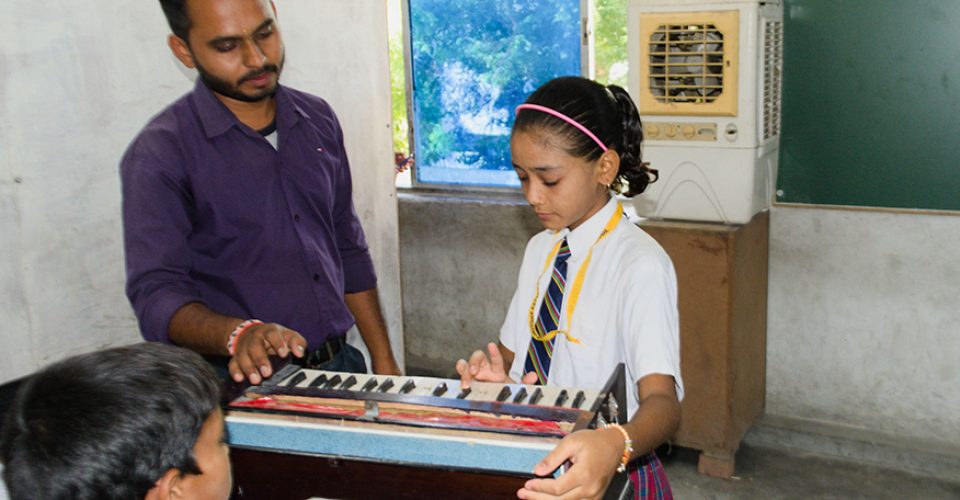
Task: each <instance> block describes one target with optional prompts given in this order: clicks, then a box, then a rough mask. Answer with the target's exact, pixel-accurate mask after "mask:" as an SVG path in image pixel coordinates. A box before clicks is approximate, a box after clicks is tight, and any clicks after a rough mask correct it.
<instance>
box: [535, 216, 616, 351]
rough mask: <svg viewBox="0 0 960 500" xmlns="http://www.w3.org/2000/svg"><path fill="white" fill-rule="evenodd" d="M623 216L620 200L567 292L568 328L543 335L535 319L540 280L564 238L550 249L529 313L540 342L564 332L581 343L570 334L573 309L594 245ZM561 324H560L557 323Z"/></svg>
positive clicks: (575, 341) (611, 229) (568, 337)
mask: <svg viewBox="0 0 960 500" xmlns="http://www.w3.org/2000/svg"><path fill="white" fill-rule="evenodd" d="M622 216H623V205H621V204H620V202H619V201H618V202H617V209H616V211H614V213H613V215H612V216H611V217H610V220H609V221H607V225H606V226H604V228H603V231H601V232H600V236H597V241H594V242H593V244H592V245H590V251H589V252H587V258H586V259H585V260H584V261H583V265H581V266H580V270H578V271H577V277H576V279H574V280H573V287H572V288H571V289H570V293H569V294H566V295H567V297H568V299H567V300H566V305H567V329H565V330H561V329H559V328H557V329H556V330H552V331H549V332H546V333H545V334H543V335H540V334H539V333H537V326H536V320H535V319H534V312H535V311H536V308H537V304H538V303H539V302H540V280H541V279H543V275H544V274H545V273H546V272H547V269H549V268H550V264H552V263H553V260H554V259H555V258H556V257H557V252H559V251H560V245H561V243H563V238H560V240H558V241H557V243H556V244H555V245H553V250H551V251H550V255H548V256H547V261H546V262H545V263H544V264H543V270H542V271H540V276H538V277H537V285H536V288H535V289H534V290H535V293H534V296H533V302H531V303H530V311H529V315H528V318H527V319H528V323H529V325H530V335H531V336H532V337H533V339H534V340H536V341H539V342H546V341H549V340H551V339H553V338H554V337H556V336H557V334H560V333H562V334H563V335H564V337H566V338H567V340H568V341H570V342H573V343H574V344H579V343H581V342H580V339H578V338H576V337H574V336H573V335H570V326H571V322H572V321H573V311H574V310H575V309H576V308H577V301H578V300H579V299H580V289H581V288H583V280H584V279H585V278H586V276H587V267H589V266H590V259H591V258H593V247H595V246H597V243H600V242H601V241H602V240H603V239H604V238H606V237H607V236H609V235H610V233H611V232H613V230H614V229H616V227H617V224H619V223H620V217H622ZM557 326H559V325H557Z"/></svg>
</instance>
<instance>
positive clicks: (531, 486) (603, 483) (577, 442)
mask: <svg viewBox="0 0 960 500" xmlns="http://www.w3.org/2000/svg"><path fill="white" fill-rule="evenodd" d="M623 448H624V442H623V434H620V432H619V431H617V430H616V429H598V430H583V431H577V432H574V433H573V434H570V435H568V436H567V437H565V438H563V440H561V441H560V444H558V445H557V447H556V448H554V449H553V451H551V452H550V454H549V455H547V456H546V457H545V458H544V459H543V461H542V462H540V463H539V464H537V466H536V467H535V468H534V470H533V473H534V474H536V475H538V476H546V475H548V474H550V473H552V472H553V471H554V470H556V469H557V467H560V465H562V464H563V463H564V462H567V461H569V462H570V464H571V465H570V467H569V468H568V469H567V472H566V473H564V474H563V475H561V476H560V477H558V478H556V479H553V478H548V479H531V480H529V481H527V482H526V484H524V486H523V488H522V489H520V490H519V491H517V497H518V498H526V499H534V500H537V499H549V498H565V499H566V498H570V499H573V498H577V499H579V498H600V497H602V496H603V494H604V492H605V491H606V489H607V485H609V484H610V479H611V478H612V477H613V474H614V472H616V470H617V467H618V466H619V465H620V459H621V457H622V456H623Z"/></svg>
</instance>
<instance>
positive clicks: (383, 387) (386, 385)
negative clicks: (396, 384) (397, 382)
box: [377, 378, 393, 392]
mask: <svg viewBox="0 0 960 500" xmlns="http://www.w3.org/2000/svg"><path fill="white" fill-rule="evenodd" d="M391 387H393V379H392V378H388V379H387V380H384V381H383V383H382V384H380V388H379V389H377V391H380V392H387V391H389V390H390V388H391Z"/></svg>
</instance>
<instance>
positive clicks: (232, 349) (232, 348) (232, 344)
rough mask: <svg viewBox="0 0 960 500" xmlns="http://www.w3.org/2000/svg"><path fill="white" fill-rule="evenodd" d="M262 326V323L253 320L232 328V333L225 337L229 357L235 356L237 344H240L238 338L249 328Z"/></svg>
mask: <svg viewBox="0 0 960 500" xmlns="http://www.w3.org/2000/svg"><path fill="white" fill-rule="evenodd" d="M262 324H263V321H260V320H259V319H253V318H251V319H248V320H244V321H242V322H240V324H239V325H237V326H236V327H234V329H233V331H231V332H230V334H229V335H227V353H228V354H229V355H231V356H233V355H235V354H236V353H237V344H238V343H239V342H240V336H241V335H243V334H244V333H246V332H247V331H249V330H250V327H252V326H254V325H262Z"/></svg>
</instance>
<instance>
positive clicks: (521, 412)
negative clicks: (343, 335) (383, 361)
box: [226, 364, 632, 500]
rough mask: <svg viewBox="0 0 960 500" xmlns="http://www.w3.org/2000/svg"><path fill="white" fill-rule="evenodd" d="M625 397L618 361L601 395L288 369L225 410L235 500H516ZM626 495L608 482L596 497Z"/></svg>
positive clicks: (619, 478) (624, 484) (621, 482)
mask: <svg viewBox="0 0 960 500" xmlns="http://www.w3.org/2000/svg"><path fill="white" fill-rule="evenodd" d="M625 388H626V387H625V385H624V368H623V365H622V364H621V365H618V366H617V367H616V368H615V370H614V372H613V373H612V374H611V376H610V378H609V380H608V382H607V383H606V384H605V386H604V387H603V388H601V389H599V390H597V389H579V388H570V387H551V386H535V385H522V384H494V383H488V382H473V383H472V384H471V386H470V388H469V389H466V390H463V389H461V387H460V381H459V380H454V379H441V378H433V377H416V376H380V375H371V374H354V373H340V372H330V371H321V370H311V369H306V368H301V367H299V366H296V365H292V364H291V365H287V366H286V367H284V368H282V369H281V370H279V371H278V372H277V373H276V374H275V375H274V376H273V377H271V378H270V379H269V380H267V381H266V382H264V383H263V384H262V385H259V386H248V387H246V388H245V389H244V390H242V391H241V393H240V394H239V396H237V397H236V398H234V399H232V400H231V401H230V402H229V403H228V405H227V417H226V423H227V434H228V440H229V443H230V446H231V448H232V451H231V460H232V462H233V466H234V482H235V492H234V498H270V499H286V498H289V499H298V500H299V499H304V498H314V497H321V498H341V499H347V498H431V497H432V498H510V497H514V498H515V497H516V494H515V493H516V491H517V490H518V489H519V488H521V487H522V486H523V483H524V482H525V481H526V480H528V479H530V478H532V477H534V476H533V474H532V471H533V468H534V466H535V465H536V464H537V463H539V462H540V460H542V459H543V457H545V456H546V455H547V454H548V453H549V452H550V451H551V450H552V449H553V448H554V447H555V446H556V445H557V443H558V442H559V440H560V439H562V438H563V436H565V435H567V434H569V433H571V432H574V431H577V430H580V429H589V428H595V427H597V426H598V425H601V424H602V423H604V422H615V421H623V420H624V419H625V417H626V415H623V412H625V410H626V405H625V400H624V395H625ZM561 469H562V468H561ZM557 474H562V470H560V471H557V472H556V473H555V475H557ZM630 495H632V491H631V488H630V482H629V481H628V480H627V478H626V477H625V475H623V474H617V475H616V476H615V478H614V481H613V482H611V487H610V488H608V490H607V495H606V498H627V497H630Z"/></svg>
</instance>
